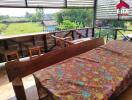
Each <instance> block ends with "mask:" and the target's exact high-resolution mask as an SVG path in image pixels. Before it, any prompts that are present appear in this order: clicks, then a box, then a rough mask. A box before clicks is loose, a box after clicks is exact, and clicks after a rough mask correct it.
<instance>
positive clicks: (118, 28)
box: [95, 27, 132, 31]
mask: <svg viewBox="0 0 132 100" xmlns="http://www.w3.org/2000/svg"><path fill="white" fill-rule="evenodd" d="M95 28H99V29H112V30H123V31H132V29H124V28H120V27H117V28H112V27H95Z"/></svg>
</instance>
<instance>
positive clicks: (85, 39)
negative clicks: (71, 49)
mask: <svg viewBox="0 0 132 100" xmlns="http://www.w3.org/2000/svg"><path fill="white" fill-rule="evenodd" d="M88 40H92V38H81V39H77V40H73V41H71V42H72V43H73V44H78V43H81V42H85V41H88Z"/></svg>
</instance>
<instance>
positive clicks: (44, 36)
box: [43, 34, 48, 52]
mask: <svg viewBox="0 0 132 100" xmlns="http://www.w3.org/2000/svg"><path fill="white" fill-rule="evenodd" d="M43 41H44V50H45V52H48V46H47V38H46V34H44V35H43Z"/></svg>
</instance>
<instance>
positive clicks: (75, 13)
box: [55, 9, 93, 27]
mask: <svg viewBox="0 0 132 100" xmlns="http://www.w3.org/2000/svg"><path fill="white" fill-rule="evenodd" d="M55 18H56V21H57V22H58V23H59V24H61V23H63V21H64V20H69V21H71V22H74V23H77V24H78V27H79V25H81V26H80V27H85V26H92V20H93V10H92V9H64V10H61V11H60V12H58V13H56V15H55Z"/></svg>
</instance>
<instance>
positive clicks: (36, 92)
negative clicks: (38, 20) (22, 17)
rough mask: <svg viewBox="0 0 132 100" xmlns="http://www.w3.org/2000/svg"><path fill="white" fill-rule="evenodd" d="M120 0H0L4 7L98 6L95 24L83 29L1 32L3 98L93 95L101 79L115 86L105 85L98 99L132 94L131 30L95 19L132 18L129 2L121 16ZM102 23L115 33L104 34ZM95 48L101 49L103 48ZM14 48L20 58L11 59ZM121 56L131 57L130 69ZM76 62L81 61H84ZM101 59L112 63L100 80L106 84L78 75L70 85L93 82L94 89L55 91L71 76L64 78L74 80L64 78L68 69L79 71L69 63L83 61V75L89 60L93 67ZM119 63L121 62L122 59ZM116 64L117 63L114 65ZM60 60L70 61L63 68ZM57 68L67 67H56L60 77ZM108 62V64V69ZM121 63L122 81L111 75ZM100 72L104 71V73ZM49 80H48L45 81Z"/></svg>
mask: <svg viewBox="0 0 132 100" xmlns="http://www.w3.org/2000/svg"><path fill="white" fill-rule="evenodd" d="M119 2H121V1H120V0H119V1H118V0H117V1H115V2H113V1H112V0H109V1H106V0H88V1H84V0H82V1H77V0H75V1H74V0H59V1H54V2H53V1H46V0H45V1H36V0H23V1H19V0H11V1H7V0H3V1H0V7H5V8H7V7H13V8H14V7H15V8H93V10H94V14H93V26H92V27H86V28H82V29H71V30H62V31H53V32H41V33H32V34H28V35H23V34H22V35H16V36H11V37H5V36H2V37H0V54H1V55H0V62H5V63H6V65H5V64H3V65H2V68H1V71H0V82H2V83H1V84H0V85H1V86H0V90H2V91H0V93H1V94H2V96H0V99H3V100H4V99H9V100H15V99H16V98H17V100H37V99H41V97H42V99H44V100H53V99H56V98H57V99H61V100H63V99H65V98H69V99H68V100H71V99H75V98H77V97H78V98H81V99H82V98H85V99H86V98H87V99H88V98H89V99H90V98H95V94H94V95H93V92H91V91H94V89H91V87H92V88H96V89H97V91H98V90H100V91H102V90H101V89H103V85H104V84H106V83H107V82H109V83H110V84H111V87H112V90H110V89H109V88H106V89H105V92H107V94H106V93H104V92H102V94H101V95H100V94H98V95H96V97H97V98H98V99H99V98H101V99H103V100H115V99H116V100H117V99H118V100H131V98H132V96H131V94H132V81H131V78H130V77H131V68H132V66H131V40H132V38H131V35H128V36H126V35H125V34H124V33H125V31H132V30H129V29H123V28H120V27H118V26H117V27H99V26H97V25H96V20H105V19H110V20H130V19H131V18H132V16H131V13H132V9H131V8H130V14H129V15H128V16H124V17H122V16H120V15H119V14H117V12H116V10H115V9H114V8H115V7H116V5H117V4H118V3H119ZM127 2H129V3H130V4H132V2H131V1H130V0H127ZM108 11H109V12H108ZM104 29H105V30H113V33H112V35H110V34H109V33H106V35H105V36H101V31H102V30H104ZM96 31H98V34H96ZM103 38H104V40H103ZM69 39H70V40H69ZM83 39H86V40H83ZM75 41H77V42H75ZM80 41H81V42H80ZM104 41H105V42H104ZM118 42H121V43H118ZM109 43H110V45H109ZM112 43H113V44H112ZM116 43H117V46H115V45H114V44H116ZM124 44H127V45H124ZM123 45H124V46H123ZM114 46H115V47H114ZM37 47H38V48H37ZM124 47H125V48H124ZM119 48H121V50H119ZM122 49H123V50H124V51H123V50H122ZM6 51H7V52H6ZM12 51H13V52H12ZM14 51H15V53H14ZM34 51H35V52H34ZM36 52H37V53H38V54H37V53H36ZM97 52H99V54H98V53H97ZM100 52H102V53H101V54H103V53H105V52H107V53H106V55H101V54H100ZM96 53H97V54H96ZM14 54H15V55H16V56H17V60H19V61H11V60H12V59H14V58H15V57H16V56H14ZM34 54H35V55H36V54H37V55H38V58H35V59H32V57H31V56H32V55H34ZM90 54H91V55H92V54H96V56H97V57H99V58H96V56H91V55H90ZM109 54H111V56H113V58H111V59H110V60H111V61H110V62H108V61H105V60H104V58H103V57H105V58H106V59H108V58H109V57H110V56H109V57H108V55H109ZM12 55H13V56H12ZM18 55H19V56H18ZM85 55H87V56H85ZM78 57H79V58H78ZM81 57H82V58H81ZM94 57H95V58H94ZM33 58H34V56H33ZM51 59H52V60H51ZM120 59H123V61H124V62H125V63H127V64H126V66H127V68H126V71H124V70H123V68H124V66H123V64H124V62H120ZM8 60H9V61H8ZM112 61H115V63H114V62H113V63H111V62H112ZM73 62H74V63H73ZM78 62H81V63H83V64H81V63H78ZM97 63H98V64H99V65H100V66H101V67H100V68H99V69H101V68H104V66H107V67H106V68H108V69H109V70H107V71H109V74H106V76H108V77H106V80H105V81H104V80H103V78H102V80H101V81H103V82H104V83H100V84H103V85H102V86H98V85H97V84H94V85H93V84H92V85H91V83H90V84H86V85H85V84H84V83H85V82H86V81H84V82H82V81H80V82H79V83H78V81H77V83H76V82H74V81H73V82H71V81H70V82H69V81H68V86H70V85H71V84H72V88H75V87H74V86H81V89H82V87H83V86H85V88H89V89H88V90H90V93H91V94H90V93H88V92H86V91H87V90H85V91H83V92H81V93H82V95H81V96H80V92H79V93H76V91H73V90H72V91H71V90H70V95H69V90H66V91H62V93H61V94H57V93H56V92H60V91H59V89H60V88H62V87H61V86H63V85H64V86H65V85H67V80H65V79H69V80H70V78H71V77H70V78H69V77H67V76H66V75H65V76H64V78H63V79H61V78H62V76H63V74H66V73H68V75H71V76H74V75H75V73H74V72H73V73H72V72H71V73H70V71H72V70H69V69H67V67H69V68H70V67H71V69H72V67H75V66H77V67H78V66H81V67H78V69H80V74H79V75H82V76H84V73H82V71H81V70H82V69H81V68H84V69H85V68H86V67H83V65H85V66H87V65H89V66H90V64H91V65H93V67H96V65H98V64H97ZM106 63H108V64H106ZM118 63H119V64H120V65H118ZM68 64H69V65H68ZM70 64H71V65H70ZM74 64H76V65H74ZM112 65H114V67H113V66H112ZM5 66H6V67H5ZM56 66H63V67H64V66H66V67H64V68H63V67H62V69H61V68H60V69H59V68H58V67H56ZM109 66H111V67H112V68H113V70H114V71H113V70H112V69H110V67H109ZM122 66H123V67H122ZM5 68H6V69H5ZM48 68H49V69H48ZM50 68H51V69H50ZM55 68H58V69H59V71H60V70H61V71H64V72H63V73H62V72H58V76H59V77H60V79H56V78H57V77H55V76H54V75H56V74H55V73H56V72H53V73H54V74H53V73H52V71H54V70H57V69H55ZM106 68H104V69H105V70H106ZM128 68H129V69H128ZM75 69H76V68H75ZM84 69H83V70H84ZM93 69H94V71H95V70H96V71H98V70H99V69H98V68H93ZM93 69H92V70H93ZM104 69H102V70H101V71H100V70H99V75H102V73H105V71H104ZM121 69H122V73H125V75H124V74H123V75H124V76H123V75H122V76H121V74H120V75H118V81H119V83H118V81H117V82H116V81H115V80H112V79H115V78H116V76H115V73H118V72H121ZM38 70H41V71H38ZM66 70H69V71H67V72H65V71H66ZM6 71H7V73H6ZM46 71H47V72H48V71H49V72H50V71H51V72H50V74H49V73H47V74H46V75H47V76H46V75H44V73H46ZM88 71H89V70H88ZM113 73H114V74H113ZM30 74H32V75H30ZM72 74H74V75H72ZM85 74H86V73H85ZM92 74H93V72H91V74H90V75H92ZM96 74H97V72H96ZM111 74H112V76H113V78H112V76H110V75H111ZM127 74H129V75H127ZM28 75H30V76H28ZM79 75H78V74H77V73H76V75H75V76H78V78H80V77H79ZM25 76H28V77H26V78H25ZM43 76H46V79H44V77H43ZM49 76H50V77H51V76H53V77H52V79H51V78H50V79H49ZM97 76H98V75H97ZM104 76H105V75H104ZM120 76H121V77H120ZM128 76H129V77H128ZM7 77H8V78H9V81H10V82H11V83H12V84H11V83H9V81H8V79H7ZM23 77H24V86H23V82H22V78H23ZM47 77H48V78H47ZM87 77H88V76H87ZM100 77H103V75H102V76H100ZM73 78H74V77H72V79H73ZM88 79H89V80H90V76H89V77H88ZM99 79H100V78H99ZM51 80H52V82H51ZM53 80H55V81H53ZM60 80H63V81H62V83H64V84H61V82H60ZM83 80H85V79H83ZM125 80H126V82H125ZM45 81H46V82H45ZM65 81H66V82H65ZM96 81H97V80H96ZM48 82H49V84H46V83H48ZM55 82H57V83H58V84H59V82H60V84H61V85H59V86H60V88H58V87H56V86H55V85H54V86H53V83H55ZM91 82H92V81H91ZM105 82H106V83H105ZM58 84H57V85H58ZM113 84H114V85H113ZM73 85H74V86H73ZM121 86H122V87H121ZM25 87H26V90H24V88H25ZM119 87H120V88H121V89H120V88H119ZM57 88H58V89H57ZM63 88H65V87H63ZM100 88H101V89H100ZM118 88H119V89H118ZM28 89H29V90H28ZM76 89H77V90H78V89H80V88H76ZM97 91H96V92H97ZM63 92H64V93H63ZM25 93H26V94H25ZM27 93H28V94H27ZM72 93H73V95H75V96H74V97H72V95H71V94H72ZM103 93H104V94H103ZM15 96H16V97H15ZM77 100H79V99H77Z"/></svg>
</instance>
